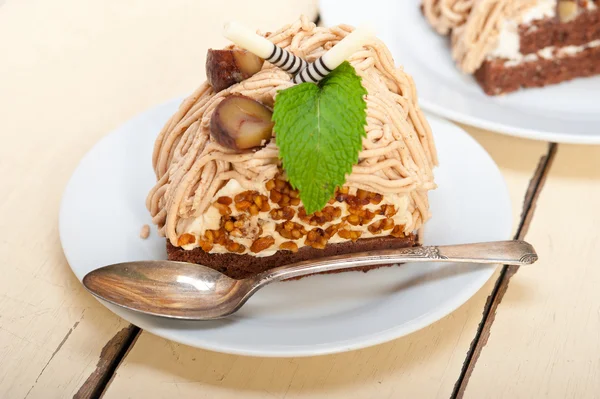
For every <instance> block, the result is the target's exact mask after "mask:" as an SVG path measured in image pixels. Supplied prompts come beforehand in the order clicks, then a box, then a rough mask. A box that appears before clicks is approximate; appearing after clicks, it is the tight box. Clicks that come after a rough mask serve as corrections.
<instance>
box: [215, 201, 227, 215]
mask: <svg viewBox="0 0 600 399" xmlns="http://www.w3.org/2000/svg"><path fill="white" fill-rule="evenodd" d="M213 206H214V207H215V208H217V209H218V210H219V213H220V214H221V216H225V215H231V208H229V206H228V205H224V204H221V203H219V202H215V203H213Z"/></svg>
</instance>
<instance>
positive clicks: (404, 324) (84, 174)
mask: <svg viewBox="0 0 600 399" xmlns="http://www.w3.org/2000/svg"><path fill="white" fill-rule="evenodd" d="M178 104H179V101H172V102H170V103H168V104H165V105H162V106H159V107H157V108H154V109H151V110H149V111H147V112H145V113H143V114H141V115H139V116H137V117H136V118H134V119H132V120H130V121H129V122H127V123H125V124H124V125H122V126H121V127H120V128H118V129H116V130H115V131H114V132H112V133H111V134H109V135H108V136H106V137H105V138H103V139H102V140H101V141H100V142H99V143H98V144H96V145H95V146H94V148H92V149H91V150H90V152H89V153H88V154H87V155H86V156H85V157H84V158H83V159H82V160H81V162H80V164H79V166H78V167H77V169H76V170H75V172H74V173H73V176H72V177H71V180H70V181H69V184H68V185H67V188H66V190H65V193H64V197H63V200H62V204H61V209H60V220H59V228H60V238H61V242H62V246H63V249H64V252H65V255H66V257H67V260H68V261H69V264H70V266H71V268H72V269H73V272H74V273H75V274H76V275H77V277H78V278H79V279H80V280H81V279H82V278H83V276H84V275H85V274H86V273H88V272H90V271H91V270H94V269H96V268H98V267H101V266H104V265H107V264H111V263H117V262H125V261H133V260H144V259H164V258H165V257H166V250H165V239H164V238H162V237H158V236H157V233H156V229H154V228H153V229H152V233H151V235H150V238H148V239H147V240H142V239H141V238H139V232H140V228H141V227H142V225H143V224H145V223H147V224H151V221H150V215H149V214H148V211H147V210H146V207H145V198H146V194H147V193H148V191H149V190H150V188H151V187H152V186H153V185H154V182H155V177H154V172H153V170H152V166H151V157H152V155H151V154H152V147H153V145H154V139H155V137H156V135H157V133H158V132H159V131H160V129H161V127H162V125H163V124H164V122H165V121H166V120H167V119H168V117H169V116H170V115H171V114H173V113H174V112H175V110H176V109H177V106H178ZM428 119H429V121H430V123H431V126H432V128H433V131H434V136H435V140H436V145H437V148H438V151H439V158H440V163H441V165H442V166H440V167H439V168H437V169H436V171H435V174H436V182H437V183H438V185H439V187H438V189H436V190H434V191H432V192H431V196H430V199H431V212H432V214H433V218H432V219H431V220H430V221H429V222H428V224H427V226H426V231H425V243H426V244H455V243H468V242H477V241H491V240H504V239H508V238H509V236H510V231H511V207H510V200H509V197H508V192H507V188H506V185H505V183H504V180H503V178H502V175H501V174H500V171H499V170H498V168H497V166H496V165H495V164H494V162H493V161H492V159H491V158H490V156H489V155H488V154H487V153H486V152H485V150H484V149H483V148H482V147H481V146H480V145H479V144H478V143H477V142H476V141H475V140H473V139H472V138H471V137H470V136H469V135H468V134H466V133H465V132H464V131H463V130H461V129H460V128H459V127H457V126H455V125H453V124H452V123H450V122H447V121H444V120H442V119H439V118H437V117H432V116H430V117H429V118H428ZM493 271H494V266H493V265H492V266H490V265H488V266H484V265H475V266H473V265H458V264H452V263H438V264H425V263H421V264H414V263H413V264H405V265H402V266H400V267H397V266H394V267H385V268H381V269H378V270H373V271H370V272H368V273H362V272H346V273H341V274H331V275H320V276H312V277H307V278H304V279H301V280H299V281H290V282H283V283H275V284H272V285H269V286H267V287H266V288H264V289H262V290H260V291H259V292H258V293H257V294H256V295H255V296H253V297H252V298H251V299H250V300H249V301H248V303H247V304H246V305H245V306H244V307H243V308H242V309H241V310H240V311H239V312H238V313H236V314H235V315H233V316H232V317H229V318H227V319H224V320H218V321H200V322H198V321H182V320H169V319H162V318H158V317H153V316H147V315H143V314H138V313H135V312H133V311H128V310H126V309H122V308H119V307H117V306H114V305H109V304H106V303H104V302H103V303H104V304H105V305H106V306H107V307H108V308H109V309H110V310H112V311H113V312H115V313H116V314H118V315H119V316H121V317H123V318H124V319H126V320H129V321H130V322H132V323H133V324H135V325H137V326H139V327H141V328H143V329H145V330H147V331H149V332H151V333H154V334H156V335H160V336H162V337H165V338H168V339H171V340H173V341H177V342H181V343H184V344H187V345H191V346H195V347H199V348H205V349H211V350H215V351H220V352H227V353H235V354H243V355H256V356H310V355H318V354H325V353H335V352H342V351H348V350H352V349H357V348H362V347H366V346H370V345H375V344H378V343H381V342H385V341H388V340H391V339H394V338H397V337H400V336H402V335H406V334H408V333H411V332H413V331H416V330H418V329H420V328H423V327H425V326H427V325H429V324H431V323H433V322H435V321H436V320H439V319H440V318H442V317H444V316H445V315H447V314H448V313H450V312H452V311H453V310H454V309H456V308H457V307H459V306H460V305H461V304H463V303H464V302H465V301H466V300H467V299H469V298H470V297H471V296H472V295H473V294H475V292H477V290H479V289H480V288H481V286H482V285H483V284H484V283H485V282H486V281H487V280H488V279H489V277H490V276H491V275H492V273H493Z"/></svg>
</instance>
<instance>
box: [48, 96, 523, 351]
mask: <svg viewBox="0 0 600 399" xmlns="http://www.w3.org/2000/svg"><path fill="white" fill-rule="evenodd" d="M180 102H181V99H180V98H176V99H172V100H170V101H167V102H164V103H162V104H159V105H157V106H155V107H151V108H149V109H147V110H145V111H142V112H140V113H138V114H137V115H135V116H133V117H132V118H130V119H129V120H127V121H125V122H124V123H121V124H120V125H118V126H117V127H116V128H115V129H113V130H112V131H111V132H109V133H108V134H106V135H105V136H103V137H102V138H100V140H98V141H97V142H96V143H95V144H94V145H93V146H92V147H91V148H90V149H89V150H88V151H87V152H86V153H85V155H84V156H83V157H82V158H81V159H80V161H79V162H78V164H77V166H76V167H75V169H73V172H72V175H71V177H70V178H69V181H68V183H67V185H66V186H65V189H64V191H63V195H62V198H61V202H60V207H59V215H58V216H59V220H58V230H59V238H60V242H61V247H62V249H63V253H64V255H65V258H66V260H67V262H68V264H69V268H70V269H71V271H72V272H73V273H74V274H75V276H76V277H77V279H78V280H79V281H80V283H81V279H80V278H79V275H78V273H77V272H76V271H75V268H74V267H73V266H72V259H73V254H72V253H71V251H70V250H68V249H67V248H66V247H65V245H64V242H65V238H64V237H65V230H66V225H65V223H66V221H65V219H66V218H65V216H64V215H65V213H66V210H65V209H66V207H67V205H66V197H67V193H68V192H69V191H70V190H71V189H72V187H73V184H75V182H74V176H75V175H76V174H77V173H78V170H79V169H80V168H81V167H82V163H83V161H84V160H85V159H86V158H88V157H89V156H90V154H91V153H92V152H93V151H94V149H95V148H96V147H97V146H98V145H100V144H101V143H102V142H104V141H106V140H107V139H109V137H111V136H113V135H116V134H119V133H120V131H121V130H122V129H123V128H124V126H126V125H128V124H129V123H132V122H133V121H134V120H137V119H138V118H141V117H143V116H144V115H146V114H147V113H149V112H153V111H155V110H157V109H160V108H163V107H166V106H177V105H178V104H179V103H180ZM426 118H427V120H428V121H429V122H430V121H431V120H436V121H437V122H438V123H440V124H444V125H447V126H448V127H449V128H451V129H457V130H458V131H460V132H461V133H462V134H463V135H464V137H465V140H468V141H470V142H471V143H472V144H473V145H475V146H476V147H477V148H479V149H480V150H481V151H482V152H483V154H484V155H485V156H486V157H488V158H489V159H490V161H491V162H492V164H493V166H494V167H495V168H496V171H497V172H498V174H499V175H500V177H501V180H500V181H501V184H502V191H503V193H504V195H505V196H506V197H507V198H509V191H508V187H507V184H506V180H505V179H504V178H503V176H502V175H501V172H500V169H499V167H498V165H497V164H496V162H495V161H494V160H493V158H492V157H491V156H490V154H489V153H488V152H487V151H486V150H485V148H483V146H482V145H481V144H480V143H479V142H477V140H475V139H474V138H473V137H472V136H471V135H469V134H468V133H467V132H466V131H465V130H464V129H463V128H461V127H460V126H457V125H456V124H454V123H452V122H451V121H448V120H446V119H444V118H441V117H439V116H436V115H431V114H427V115H426ZM507 205H508V206H509V211H511V212H512V203H511V202H510V199H508V201H507ZM511 224H512V223H511ZM506 235H507V239H508V238H509V236H510V235H511V233H510V231H508V232H507V233H506ZM499 266H501V265H495V264H493V265H487V266H482V267H481V269H480V270H481V271H482V272H483V271H486V273H482V274H481V275H480V276H478V277H477V278H476V279H473V281H471V282H469V285H467V286H465V287H464V288H463V289H461V290H460V291H459V292H457V293H456V294H455V295H454V296H452V297H451V298H449V299H448V300H446V301H445V303H444V305H443V306H438V307H437V308H435V309H434V310H433V311H430V312H428V313H426V314H424V315H421V316H419V317H417V318H415V319H413V320H411V321H410V323H405V324H403V325H399V326H395V327H393V328H387V329H385V330H381V331H378V332H377V333H375V334H371V335H369V336H366V337H365V336H359V337H355V338H352V339H347V340H343V341H336V342H334V343H322V344H317V345H312V346H281V345H279V346H273V347H271V348H268V349H267V350H265V348H264V347H260V346H259V347H258V349H254V348H248V347H235V346H231V345H229V344H228V343H227V342H218V341H214V339H210V338H209V339H206V338H204V337H202V336H200V337H198V336H195V338H193V339H191V338H189V336H188V335H185V334H183V335H178V334H177V333H176V331H178V330H177V329H173V330H171V329H168V328H164V327H162V326H152V327H151V328H149V329H146V328H144V326H143V324H144V322H143V317H141V319H142V322H141V323H139V321H140V319H138V316H139V315H137V314H136V313H135V312H131V311H126V310H125V309H123V308H120V307H119V306H116V305H112V304H109V303H107V302H105V301H102V300H100V299H99V298H96V297H95V296H93V297H94V298H95V299H96V300H98V301H99V302H100V303H102V304H103V305H104V306H105V307H107V308H108V310H109V311H111V312H113V313H115V314H116V315H117V316H119V317H121V318H123V319H124V320H126V321H127V322H129V323H131V324H134V325H138V326H139V325H141V327H140V328H141V329H144V331H146V332H149V333H151V334H154V335H157V336H160V337H163V338H166V339H169V340H172V341H174V342H179V343H182V344H185V345H189V346H192V347H196V348H201V349H204V350H210V351H214V352H220V353H228V354H233V355H242V356H259V357H308V356H320V355H326V354H334V353H343V352H348V351H351V350H357V349H362V348H366V347H370V346H374V345H378V344H382V343H385V342H388V341H391V340H394V339H397V338H400V337H403V336H406V335H409V334H411V333H413V332H417V331H419V330H421V329H423V328H425V327H428V326H429V325H431V324H433V323H435V322H436V321H439V320H440V319H442V318H443V317H445V316H447V315H449V314H451V313H452V312H454V311H456V309H458V308H459V307H460V306H462V305H463V304H465V303H466V302H467V301H468V300H469V299H470V298H471V297H473V296H474V295H475V294H476V293H477V292H478V291H479V290H480V289H481V288H482V287H483V286H484V285H485V283H486V282H487V281H488V280H489V279H490V278H491V277H492V276H493V274H494V272H495V270H496V269H497V267H499Z"/></svg>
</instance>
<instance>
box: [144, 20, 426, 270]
mask: <svg viewBox="0 0 600 399" xmlns="http://www.w3.org/2000/svg"><path fill="white" fill-rule="evenodd" d="M352 29H353V28H351V27H349V26H345V25H342V26H336V27H332V28H323V27H317V26H315V24H314V23H312V22H310V21H308V20H306V18H301V19H300V20H299V21H296V22H295V23H293V24H291V25H287V26H285V27H284V28H282V29H281V30H279V31H277V32H274V33H270V34H267V35H266V37H267V39H268V40H270V41H272V42H273V43H275V44H277V45H278V46H279V47H281V48H283V49H286V50H288V51H289V52H291V53H292V54H295V55H297V56H299V57H302V58H304V59H305V60H306V61H308V62H314V61H315V60H317V59H318V58H319V57H320V56H321V55H323V54H324V53H325V52H326V51H327V50H329V49H331V48H332V47H333V46H335V45H336V44H337V43H338V42H339V41H340V40H341V39H343V38H344V37H346V36H347V35H348V34H349V33H350V32H352ZM228 49H229V50H232V51H241V50H239V49H237V48H235V47H234V46H230V47H228ZM211 51H214V50H211ZM220 51H222V50H220ZM211 58H212V59H216V58H219V59H224V58H226V57H223V56H219V57H216V56H215V57H211ZM229 58H231V59H234V58H235V57H229ZM238 58H240V59H241V57H238ZM347 61H348V62H349V65H351V67H352V68H350V67H348V68H350V69H353V72H352V73H355V75H354V76H356V75H357V76H358V77H359V78H356V81H358V82H359V85H362V88H361V90H362V92H364V93H366V95H363V94H359V96H358V99H359V100H360V101H364V105H363V108H362V112H363V113H364V115H363V119H364V123H363V126H359V127H360V130H361V132H360V134H361V135H362V138H360V137H358V142H357V143H358V148H357V149H356V155H357V159H356V162H355V164H354V166H352V165H350V166H349V171H351V173H349V174H347V175H346V176H345V183H344V184H340V185H338V186H337V187H335V186H334V187H329V189H330V191H331V193H332V195H331V196H330V197H327V198H329V200H328V201H327V199H325V201H324V203H323V204H322V205H323V206H321V207H319V209H318V210H317V211H315V212H313V213H312V214H307V212H306V209H305V206H304V203H303V201H302V198H306V195H307V193H303V192H302V190H299V189H298V187H296V189H294V188H293V182H290V181H289V179H288V175H289V174H290V173H289V172H290V171H291V169H290V170H286V168H287V165H291V163H287V164H286V159H285V156H282V153H283V151H281V152H280V148H279V147H278V145H277V140H281V139H282V137H283V136H281V132H282V131H283V130H282V129H281V126H279V124H280V123H284V122H285V121H277V122H276V125H275V127H274V131H273V132H271V129H273V125H272V124H271V125H269V122H270V120H268V119H265V118H264V115H267V114H268V113H269V112H270V110H271V109H273V107H275V108H276V111H275V112H276V113H277V104H278V103H277V101H279V100H278V98H279V97H278V96H282V93H285V91H286V89H292V88H294V87H297V86H295V85H294V84H293V83H292V82H291V78H292V76H291V75H290V74H288V73H286V72H285V71H283V70H282V69H280V68H277V67H275V66H274V65H273V64H270V63H269V62H264V64H263V65H262V68H261V69H260V70H259V71H258V72H255V73H254V72H253V74H252V76H247V75H246V76H242V74H238V75H239V78H238V79H237V82H238V83H235V84H232V85H230V86H229V87H227V88H225V89H223V90H220V91H218V92H215V90H214V89H213V87H211V85H210V84H209V83H208V82H207V83H203V84H202V85H201V86H200V88H198V89H197V90H196V91H195V92H194V93H193V94H192V95H191V96H189V97H188V98H187V99H186V100H184V102H183V103H182V104H181V106H180V108H179V110H178V111H177V113H176V114H175V115H173V116H172V118H171V119H170V120H169V121H168V122H167V124H166V125H165V127H164V128H163V130H162V132H161V133H160V135H159V136H158V138H157V140H156V145H155V151H154V156H153V165H154V170H155V173H156V177H157V184H156V186H155V187H154V188H153V189H152V190H151V192H150V193H149V195H148V199H147V207H148V209H149V210H150V213H151V214H152V216H153V221H154V223H155V224H157V225H158V227H159V233H160V234H161V235H163V236H165V237H166V238H167V241H168V242H167V252H168V255H169V259H171V260H180V261H188V262H194V263H199V264H203V265H206V266H209V267H212V268H215V269H217V270H219V271H221V272H223V273H225V274H227V275H229V276H231V277H234V278H244V277H247V276H249V275H252V274H255V273H258V272H262V271H265V270H268V269H270V268H273V267H276V266H281V265H284V264H289V263H293V262H296V261H300V260H305V259H311V258H317V257H322V256H328V255H335V254H345V253H351V252H360V251H366V250H378V249H386V248H398V247H407V246H415V245H418V239H417V234H418V231H419V230H420V229H421V227H422V226H423V224H424V223H425V222H426V221H427V220H428V219H429V217H430V212H429V201H428V191H429V190H431V189H434V188H435V183H434V181H433V171H432V169H433V167H434V166H435V165H436V164H437V156H436V150H435V146H434V143H433V138H432V135H431V130H430V128H429V125H428V123H427V121H426V120H425V118H424V116H423V113H422V112H421V110H420V108H419V106H418V104H417V96H416V89H415V86H414V83H413V81H412V79H411V78H410V76H409V75H407V74H406V73H405V72H404V71H403V70H402V69H401V68H397V67H396V66H395V65H394V61H393V59H392V57H391V55H390V53H389V51H388V49H387V48H386V46H385V45H384V44H383V43H382V42H381V41H379V40H377V39H375V38H373V39H372V40H370V41H369V42H367V43H366V44H365V45H364V46H363V47H362V48H361V49H360V50H359V51H357V52H356V53H354V54H352V55H351V56H350V57H349V58H347ZM253 65H255V64H254V63H253ZM230 67H231V68H230V69H235V68H233V66H231V65H230ZM208 69H209V70H212V69H213V68H212V67H211V68H208ZM209 79H210V77H209ZM215 79H216V78H215ZM219 80H220V81H221V82H222V81H223V79H221V78H219ZM307 84H309V85H310V84H312V83H304V85H307ZM304 87H306V86H304ZM362 92H361V93H362ZM282 101H283V100H282ZM300 103H302V101H301V102H300ZM236 107H246V109H247V110H248V112H249V113H250V114H253V115H252V118H254V117H256V118H254V119H253V120H252V121H251V122H252V123H249V124H247V125H245V124H244V123H237V122H235V120H234V119H235V117H232V115H233V114H234V112H233V111H232V110H233V109H234V108H236ZM261 107H262V108H261ZM261 115H262V116H261ZM332 117H333V118H334V119H335V118H336V117H337V118H339V121H338V122H335V121H334V122H335V123H342V124H344V123H346V122H347V120H345V118H346V116H345V115H344V113H343V110H341V114H340V115H339V116H336V115H333V116H332ZM216 118H221V120H217V119H216ZM261 118H262V119H261ZM273 119H274V120H275V119H277V118H273ZM248 121H250V119H246V120H245V121H243V122H248ZM228 125H231V126H242V125H244V126H249V128H248V129H250V130H247V131H246V133H244V134H248V132H252V134H253V135H257V137H260V140H258V141H257V142H256V143H254V147H252V146H251V145H248V144H247V143H244V142H243V140H239V141H237V140H234V139H235V138H236V137H238V136H239V135H238V134H237V133H236V134H228V136H227V139H226V140H225V139H223V137H222V134H224V133H223V132H225V131H226V130H227V129H231V126H230V127H228ZM342 127H343V126H342ZM265 129H268V134H267V135H266V136H264V135H263V134H264V133H265ZM276 132H279V133H276ZM340 132H341V133H344V129H341V130H340ZM271 134H272V135H273V137H272V138H271V137H270V136H271ZM309 134H312V132H311V131H306V135H309ZM232 137H233V138H234V139H232ZM232 140H233V141H232ZM303 140H304V139H303V138H302V136H300V140H299V141H300V142H302V141H303ZM348 140H349V139H348ZM282 142H283V141H282ZM361 142H362V149H361ZM280 144H281V143H280ZM348 145H350V142H349V141H346V140H339V141H336V142H335V143H334V147H336V148H339V149H342V148H345V146H348ZM241 147H243V148H241ZM249 147H251V148H249ZM282 149H283V147H282ZM333 150H335V148H334V149H333ZM334 152H335V151H334ZM293 155H294V154H293V153H292V154H290V155H288V156H293ZM282 157H283V162H282ZM296 161H300V162H302V159H299V160H296ZM284 166H285V167H284ZM307 167H308V165H307ZM328 168H329V165H326V164H323V165H321V167H320V169H317V170H316V171H315V175H317V174H321V173H326V172H327V170H328ZM303 194H304V197H303ZM369 268H370V267H363V268H360V269H361V270H368V269H369Z"/></svg>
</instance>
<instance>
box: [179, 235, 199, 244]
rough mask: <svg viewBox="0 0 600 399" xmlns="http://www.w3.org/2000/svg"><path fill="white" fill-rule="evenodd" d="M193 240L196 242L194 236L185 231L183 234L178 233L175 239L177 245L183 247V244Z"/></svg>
mask: <svg viewBox="0 0 600 399" xmlns="http://www.w3.org/2000/svg"><path fill="white" fill-rule="evenodd" d="M195 242H196V236H194V235H192V234H188V233H185V234H182V235H180V236H179V238H178V239H177V246H178V247H183V246H184V245H188V244H193V243H195Z"/></svg>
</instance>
